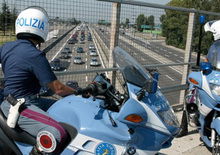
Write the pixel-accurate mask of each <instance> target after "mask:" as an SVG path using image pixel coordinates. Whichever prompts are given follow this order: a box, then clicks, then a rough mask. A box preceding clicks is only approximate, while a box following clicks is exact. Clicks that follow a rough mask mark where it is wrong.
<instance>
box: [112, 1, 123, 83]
mask: <svg viewBox="0 0 220 155" xmlns="http://www.w3.org/2000/svg"><path fill="white" fill-rule="evenodd" d="M120 13H121V3H112V21H111V32H110V35H111V38H110V51H109V68H113V67H116V64H115V62H114V61H113V50H114V48H115V47H116V46H117V45H118V39H119V25H120ZM110 78H111V79H112V84H113V86H115V84H116V71H113V72H112V73H111V74H110Z"/></svg>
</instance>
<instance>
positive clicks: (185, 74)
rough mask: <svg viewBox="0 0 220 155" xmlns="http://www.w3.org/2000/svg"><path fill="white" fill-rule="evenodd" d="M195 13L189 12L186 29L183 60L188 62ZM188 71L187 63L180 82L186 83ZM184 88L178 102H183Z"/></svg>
mask: <svg viewBox="0 0 220 155" xmlns="http://www.w3.org/2000/svg"><path fill="white" fill-rule="evenodd" d="M194 21H195V13H189V21H188V30H187V40H186V48H185V56H184V62H189V61H190V57H191V48H192V39H193V30H194ZM188 73H189V64H188V65H184V66H183V74H182V81H181V84H186V83H187V76H188ZM184 97H185V90H182V91H180V100H179V104H184Z"/></svg>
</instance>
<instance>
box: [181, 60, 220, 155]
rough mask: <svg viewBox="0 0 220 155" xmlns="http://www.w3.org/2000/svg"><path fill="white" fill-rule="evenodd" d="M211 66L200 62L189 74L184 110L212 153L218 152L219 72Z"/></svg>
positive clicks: (219, 120) (219, 150) (219, 127)
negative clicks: (197, 67) (198, 67)
mask: <svg viewBox="0 0 220 155" xmlns="http://www.w3.org/2000/svg"><path fill="white" fill-rule="evenodd" d="M212 68H213V67H212V65H211V63H208V62H202V63H201V64H200V70H199V71H193V72H191V73H190V74H189V76H188V81H189V83H190V85H189V90H188V94H187V95H186V97H185V99H186V110H187V112H188V115H187V116H188V122H189V124H190V125H191V126H194V127H197V129H198V130H199V134H200V138H201V140H202V141H203V142H204V144H205V145H206V146H207V147H208V148H209V149H210V150H211V151H212V154H220V72H219V70H213V69H212Z"/></svg>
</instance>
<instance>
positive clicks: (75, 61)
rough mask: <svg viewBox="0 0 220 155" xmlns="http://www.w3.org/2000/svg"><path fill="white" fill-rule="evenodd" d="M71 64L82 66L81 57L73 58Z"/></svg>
mask: <svg viewBox="0 0 220 155" xmlns="http://www.w3.org/2000/svg"><path fill="white" fill-rule="evenodd" d="M73 63H74V64H83V60H82V57H80V56H76V57H74V59H73Z"/></svg>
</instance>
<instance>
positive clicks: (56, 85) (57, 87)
mask: <svg viewBox="0 0 220 155" xmlns="http://www.w3.org/2000/svg"><path fill="white" fill-rule="evenodd" d="M48 87H49V88H50V89H51V90H52V91H53V92H54V93H55V94H57V95H59V96H67V95H70V94H76V93H77V91H76V90H75V89H73V88H71V87H69V86H66V85H64V84H63V83H61V82H60V81H59V80H55V81H52V82H50V83H48Z"/></svg>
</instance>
